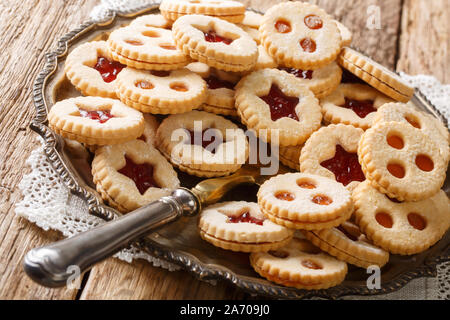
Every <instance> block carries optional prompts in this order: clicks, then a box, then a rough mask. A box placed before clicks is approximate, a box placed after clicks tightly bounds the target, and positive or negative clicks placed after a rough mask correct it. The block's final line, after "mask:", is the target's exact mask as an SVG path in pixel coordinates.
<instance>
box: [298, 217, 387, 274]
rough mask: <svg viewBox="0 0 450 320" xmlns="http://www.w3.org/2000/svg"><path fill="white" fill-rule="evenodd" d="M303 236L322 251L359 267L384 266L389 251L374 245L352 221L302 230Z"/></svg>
mask: <svg viewBox="0 0 450 320" xmlns="http://www.w3.org/2000/svg"><path fill="white" fill-rule="evenodd" d="M303 234H304V236H305V237H306V238H307V239H308V240H309V241H311V242H312V243H313V244H314V245H316V246H318V247H319V248H320V249H322V250H323V251H325V252H327V253H329V254H330V255H332V256H334V257H336V258H338V259H339V260H341V261H345V262H347V263H350V264H353V265H355V266H358V267H361V268H368V267H369V266H372V265H377V266H380V267H382V266H384V265H385V264H386V263H387V262H388V261H389V253H388V252H387V251H385V250H383V249H381V248H378V247H376V246H374V245H373V244H372V243H371V242H370V241H369V240H368V239H367V237H366V236H365V235H364V234H363V233H362V232H361V230H360V229H359V227H358V226H357V225H355V224H354V223H353V222H350V221H345V222H344V223H342V224H341V225H340V226H338V227H334V228H331V229H324V230H318V231H303Z"/></svg>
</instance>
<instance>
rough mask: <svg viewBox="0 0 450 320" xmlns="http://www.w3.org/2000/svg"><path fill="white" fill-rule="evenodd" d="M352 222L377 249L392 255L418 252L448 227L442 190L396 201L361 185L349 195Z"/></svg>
mask: <svg viewBox="0 0 450 320" xmlns="http://www.w3.org/2000/svg"><path fill="white" fill-rule="evenodd" d="M353 199H354V202H355V213H354V215H355V219H356V223H357V224H358V225H359V227H360V228H361V230H362V231H363V232H364V234H366V235H367V237H368V238H369V239H370V240H371V241H372V242H373V243H374V244H375V245H377V246H379V247H381V248H383V249H385V250H387V251H389V252H391V253H394V254H401V255H410V254H416V253H419V252H422V251H424V250H426V249H428V248H429V247H431V246H432V245H433V244H435V243H436V242H437V241H439V239H441V238H442V237H443V236H444V234H445V233H446V231H447V229H448V228H449V227H450V202H449V199H448V197H447V195H446V194H445V192H444V191H443V190H440V191H439V192H438V193H437V194H436V195H434V196H433V197H431V198H428V199H425V200H422V201H416V202H399V201H397V200H395V199H391V198H388V197H387V196H386V195H385V194H382V193H380V192H379V191H378V190H377V189H376V188H374V187H373V186H371V185H370V183H369V182H368V181H366V182H363V183H361V184H360V185H359V186H358V187H357V188H356V189H355V190H354V192H353Z"/></svg>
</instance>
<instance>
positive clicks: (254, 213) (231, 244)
mask: <svg viewBox="0 0 450 320" xmlns="http://www.w3.org/2000/svg"><path fill="white" fill-rule="evenodd" d="M198 226H199V229H200V236H201V237H202V239H204V240H206V241H208V242H210V243H211V244H213V245H215V246H216V247H220V248H222V249H226V250H232V251H240V252H261V251H269V250H275V249H278V248H280V247H283V246H285V245H286V244H287V243H288V242H289V241H291V239H292V237H293V235H294V231H293V230H290V229H288V228H285V227H283V226H280V225H277V224H275V223H273V222H272V221H270V220H268V219H266V218H265V217H264V215H263V214H262V213H261V211H260V210H259V207H258V204H257V203H252V202H245V201H232V202H223V203H218V204H214V205H211V206H209V207H206V208H205V209H203V211H202V212H201V214H200V219H199V223H198Z"/></svg>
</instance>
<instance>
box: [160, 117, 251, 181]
mask: <svg viewBox="0 0 450 320" xmlns="http://www.w3.org/2000/svg"><path fill="white" fill-rule="evenodd" d="M157 140H158V148H159V150H160V151H161V152H162V154H163V155H164V156H165V157H166V158H167V159H169V161H170V162H171V163H172V164H173V165H174V166H176V167H178V168H179V169H180V170H182V171H185V172H187V173H189V174H192V175H195V176H199V177H217V176H225V175H229V174H231V173H233V172H235V171H237V170H238V169H239V168H240V167H241V166H242V165H243V164H244V163H245V161H246V160H247V158H248V142H247V139H246V136H245V134H244V131H243V130H242V129H240V128H238V126H236V125H235V124H234V123H233V122H231V121H229V120H227V119H225V118H223V117H221V116H218V115H215V114H212V113H208V112H204V111H195V110H194V111H191V112H188V113H183V114H176V115H171V116H169V117H168V118H166V119H164V120H163V122H162V123H161V125H160V126H159V128H158V131H157Z"/></svg>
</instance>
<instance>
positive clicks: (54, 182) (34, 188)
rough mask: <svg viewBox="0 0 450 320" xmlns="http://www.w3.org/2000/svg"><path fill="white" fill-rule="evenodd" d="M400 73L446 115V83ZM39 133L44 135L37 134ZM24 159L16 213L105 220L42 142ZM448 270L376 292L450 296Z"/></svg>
mask: <svg viewBox="0 0 450 320" xmlns="http://www.w3.org/2000/svg"><path fill="white" fill-rule="evenodd" d="M152 2H154V1H148V0H147V1H146V0H102V2H101V5H99V6H98V7H96V8H94V10H93V11H92V15H91V17H92V18H94V19H96V20H100V21H101V20H102V18H103V17H105V16H106V15H107V13H108V10H110V9H114V10H115V9H126V8H130V6H131V5H133V6H135V7H142V6H145V5H146V4H148V3H152ZM401 77H402V78H403V79H404V80H405V81H406V82H408V83H409V84H410V85H411V86H414V87H416V88H419V89H420V90H421V91H422V92H423V93H424V94H425V95H426V96H427V98H428V99H429V100H430V101H431V103H433V104H434V105H435V106H436V108H437V109H439V111H440V112H441V113H442V114H443V115H444V116H445V117H446V118H447V120H449V118H450V105H449V104H448V101H450V85H442V84H441V83H440V82H439V81H438V80H436V79H435V78H434V77H431V76H424V75H419V76H410V75H407V74H404V73H401ZM37 139H38V140H39V141H42V140H41V138H40V137H39V138H37ZM27 164H28V165H29V166H30V168H31V173H29V174H27V175H25V176H24V177H23V179H22V181H21V182H20V184H19V188H20V189H21V191H22V194H23V196H24V197H23V200H22V201H20V202H18V203H17V204H16V207H15V211H16V214H18V215H19V216H21V217H23V218H25V219H27V220H29V221H31V222H33V223H35V224H36V225H38V226H39V227H40V228H42V229H44V230H49V229H53V230H58V231H60V232H62V234H63V235H64V236H66V237H71V236H73V235H75V234H78V233H80V232H83V231H86V230H88V229H90V228H93V227H95V226H97V225H99V224H101V223H104V221H103V220H101V219H100V218H97V217H95V216H92V215H90V214H88V210H87V205H86V204H85V203H84V202H83V201H82V200H81V199H80V198H78V197H77V196H75V195H72V194H71V193H70V192H68V191H67V189H66V187H65V186H64V184H63V182H62V181H61V180H60V178H59V176H58V174H57V173H56V172H55V171H54V170H53V168H52V166H51V164H50V162H49V161H48V160H47V158H46V156H45V155H44V152H43V148H42V144H40V147H38V148H37V149H35V150H34V151H32V153H31V156H30V157H29V159H28V160H27ZM116 257H117V258H119V259H121V260H124V261H127V262H132V260H133V259H145V260H147V261H149V262H150V263H152V264H153V265H154V266H156V267H162V268H165V269H168V270H171V271H173V270H179V269H180V267H179V266H177V265H174V264H172V263H168V262H166V261H163V260H160V259H157V258H155V257H152V256H151V255H149V254H148V253H146V252H143V251H140V250H138V249H136V248H130V249H125V250H122V251H121V252H119V253H118V254H116ZM449 276H450V263H443V264H440V265H439V266H438V277H437V278H420V279H414V280H412V281H411V282H410V283H409V284H408V285H406V286H405V287H404V288H403V289H401V290H399V291H398V292H394V293H391V294H388V295H383V296H378V298H386V299H450V287H449V284H450V279H449ZM350 298H352V297H350ZM370 298H371V299H373V298H377V297H370ZM358 299H361V297H358Z"/></svg>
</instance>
